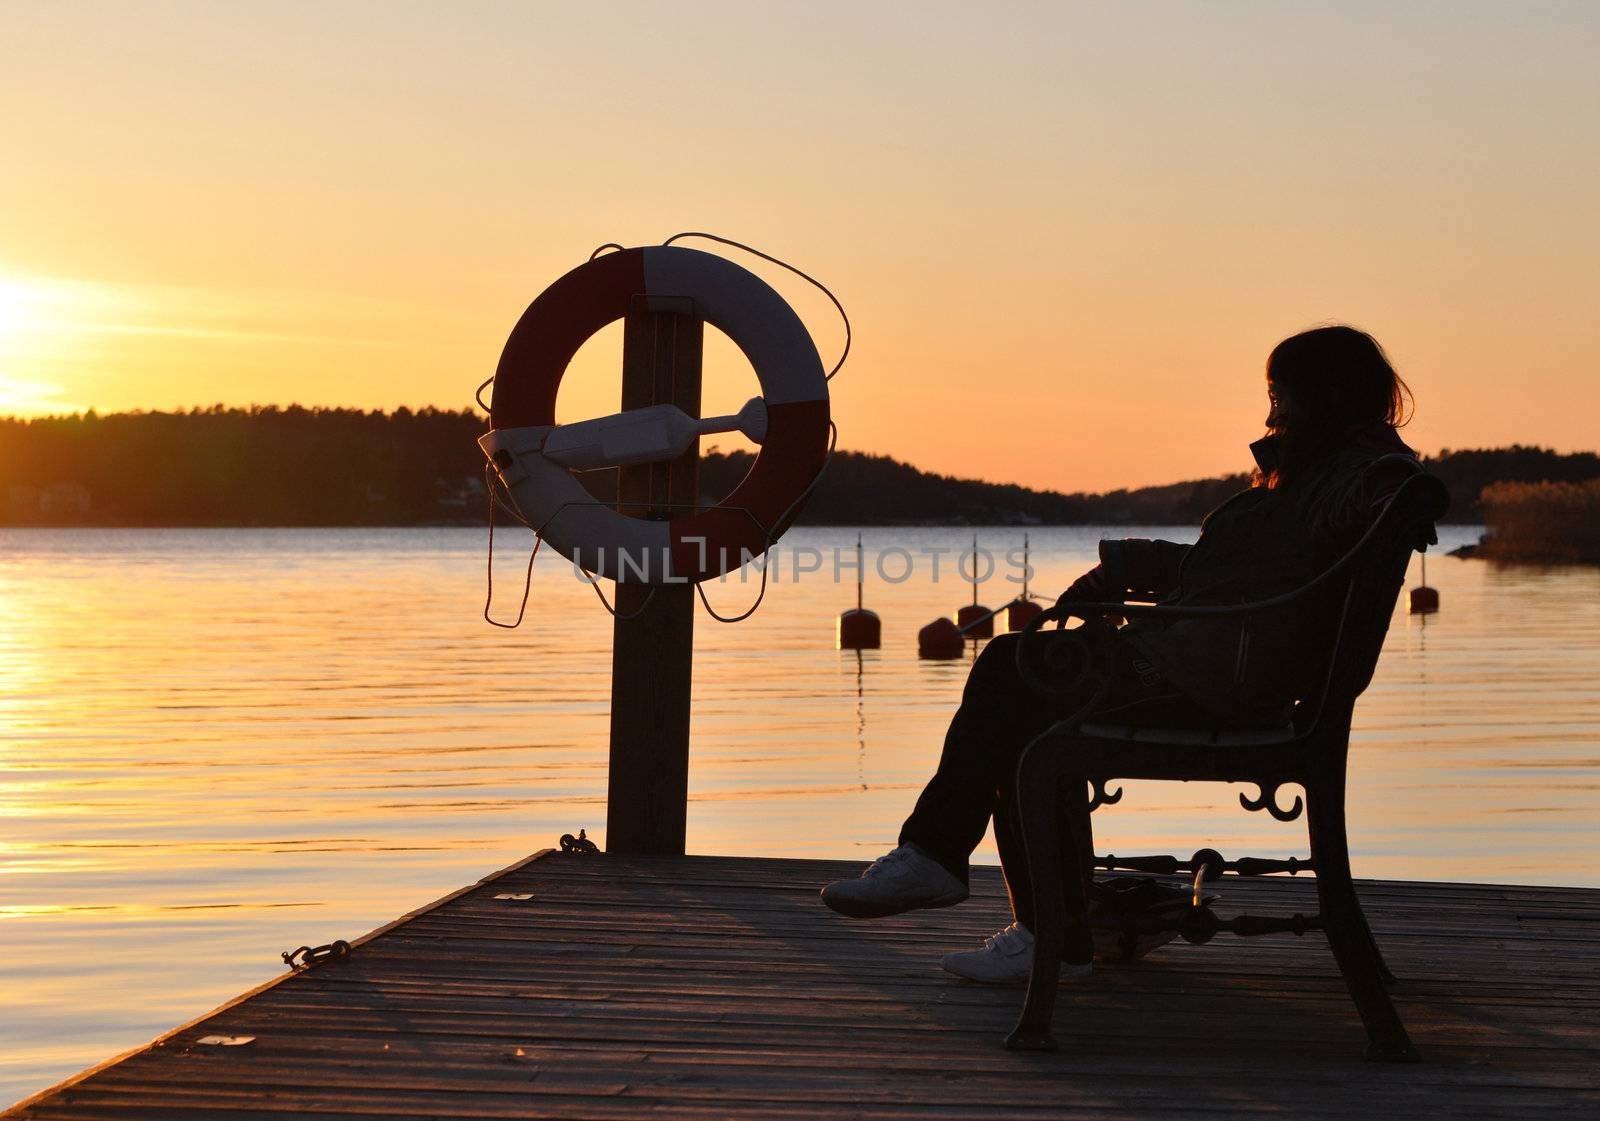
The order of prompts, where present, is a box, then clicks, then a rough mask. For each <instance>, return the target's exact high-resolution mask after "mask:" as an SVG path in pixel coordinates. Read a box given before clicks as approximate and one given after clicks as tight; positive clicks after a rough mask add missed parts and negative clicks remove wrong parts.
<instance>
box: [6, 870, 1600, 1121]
mask: <svg viewBox="0 0 1600 1121" xmlns="http://www.w3.org/2000/svg"><path fill="white" fill-rule="evenodd" d="M858 868H859V865H850V864H845V863H840V862H826V861H802V860H756V859H736V858H720V857H660V858H623V857H614V856H593V855H591V856H580V855H564V854H560V853H540V854H538V855H537V856H535V857H531V858H529V859H528V860H526V861H524V862H522V863H521V864H518V865H515V866H513V867H512V868H510V869H507V870H505V871H504V872H501V873H497V874H496V875H494V876H491V877H489V878H487V879H485V880H484V881H483V882H481V883H479V884H477V885H474V886H473V887H470V888H467V889H464V890H462V891H460V892H457V893H455V894H453V895H451V896H448V897H446V898H445V899H444V900H441V901H440V902H438V903H436V904H433V905H432V906H430V907H427V908H423V909H422V910H420V911H417V912H415V913H413V914H411V915H408V916H406V917H405V918H403V919H401V920H399V921H398V922H396V923H393V924H391V925H390V926H388V927H385V928H383V929H382V930H380V931H376V932H374V933H373V934H371V935H368V936H367V937H366V938H364V939H360V940H358V941H357V943H356V948H355V950H354V952H353V953H352V954H351V955H350V956H349V957H348V958H345V959H343V960H339V961H333V962H328V963H325V964H321V965H318V966H315V967H313V968H311V969H308V970H305V971H303V972H300V973H296V974H286V975H285V976H284V977H283V978H281V979H279V980H278V981H275V982H273V983H271V984H269V985H267V986H264V987H262V988H261V989H258V990H256V991H255V992H253V993H250V994H247V995H246V996H244V997H241V998H239V999H238V1000H236V1001H234V1002H232V1003H230V1004H228V1005H225V1006H224V1007H222V1008H221V1009H219V1010H217V1011H216V1012H214V1013H211V1014H210V1015H208V1016H206V1017H204V1018H202V1019H200V1020H198V1021H196V1022H194V1023H192V1024H189V1025H186V1026H184V1027H182V1028H179V1029H177V1030H176V1031H174V1032H172V1033H170V1034H169V1035H167V1036H165V1037H163V1038H162V1039H161V1040H158V1041H157V1042H156V1043H154V1044H152V1045H151V1046H149V1047H145V1048H143V1049H141V1050H139V1051H136V1052H133V1053H131V1054H129V1055H127V1056H124V1057H122V1058H120V1059H117V1060H113V1061H112V1062H110V1063H107V1064H105V1065H103V1066H101V1067H98V1068H96V1069H94V1070H92V1071H89V1072H87V1073H86V1074H84V1075H81V1076H79V1077H78V1078H76V1079H72V1080H70V1081H68V1082H66V1083H64V1084H62V1085H61V1086H58V1087H56V1088H54V1089H52V1090H48V1091H46V1092H44V1093H42V1094H40V1095H38V1096H36V1097H34V1098H32V1099H29V1100H28V1101H26V1102H23V1103H21V1104H19V1105H18V1106H16V1107H15V1108H14V1109H13V1110H11V1111H9V1112H8V1113H7V1114H6V1115H5V1116H6V1117H11V1118H39V1119H45V1118H50V1119H67V1118H85V1119H87V1118H148V1119H152V1121H155V1119H160V1121H169V1119H170V1121H180V1119H189V1118H221V1117H227V1118H263V1119H266V1118H273V1119H280V1121H281V1119H283V1118H286V1117H296V1118H313V1119H324V1118H325V1119H329V1121H331V1119H335V1118H337V1119H340V1121H349V1119H351V1118H360V1117H383V1118H387V1119H403V1118H418V1119H420V1118H500V1117H505V1118H542V1117H550V1118H563V1119H571V1118H593V1119H597V1121H598V1119H608V1118H635V1117H644V1116H650V1117H667V1118H707V1119H719V1121H720V1119H723V1118H775V1117H785V1118H835V1117H851V1118H891V1117H892V1118H972V1119H976V1118H993V1117H1069V1118H1143V1117H1151V1118H1154V1117H1160V1118H1162V1119H1181V1118H1187V1117H1196V1118H1198V1117H1206V1118H1211V1119H1216V1118H1220V1117H1250V1116H1255V1115H1258V1114H1259V1115H1277V1116H1281V1117H1294V1118H1307V1117H1318V1118H1320V1117H1328V1118H1413V1117H1458V1116H1459V1117H1470V1118H1472V1119H1474V1121H1485V1119H1488V1118H1499V1117H1528V1118H1532V1117H1538V1118H1548V1117H1552V1116H1560V1115H1569V1116H1572V1117H1574V1118H1576V1117H1578V1116H1585V1115H1587V1116H1597V1115H1600V891H1595V890H1580V889H1563V888H1526V887H1495V886H1484V885H1470V884H1414V883H1394V882H1370V881H1369V882H1365V883H1363V884H1362V885H1361V886H1362V892H1363V897H1364V899H1365V900H1366V903H1367V909H1368V913H1369V915H1370V917H1371V920H1372V924H1373V927H1374V928H1375V930H1376V932H1377V935H1378V937H1379V939H1380V941H1381V942H1382V944H1383V946H1384V949H1385V952H1386V953H1387V955H1388V957H1389V961H1390V963H1391V965H1392V966H1393V967H1394V969H1395V971H1396V972H1397V973H1398V974H1399V975H1400V976H1401V978H1402V981H1403V987H1402V988H1401V989H1400V990H1399V991H1398V993H1397V994H1396V997H1397V1004H1398V1007H1399V1010H1400V1013H1401V1015H1402V1016H1403V1017H1404V1018H1405V1020H1406V1022H1407V1024H1408V1025H1409V1027H1410V1030H1411V1034H1412V1037H1413V1039H1414V1040H1415V1041H1416V1043H1417V1046H1418V1047H1419V1048H1420V1049H1421V1051H1422V1054H1423V1062H1422V1063H1421V1064H1418V1065H1387V1064H1373V1063H1365V1062H1363V1061H1362V1060H1361V1059H1360V1054H1361V1048H1362V1044H1363V1041H1364V1035H1363V1033H1362V1030H1361V1026H1360V1023H1359V1021H1358V1020H1357V1019H1356V1015H1355V1010H1354V1008H1353V1007H1352V1006H1351V1004H1350V1001H1349V999H1348V997H1347V996H1346V994H1345V992H1344V989H1343V986H1342V985H1341V983H1340V981H1339V979H1338V974H1337V972H1336V970H1335V967H1334V964H1333V960H1332V958H1331V956H1330V954H1329V952H1328V949H1327V944H1326V942H1325V941H1324V940H1323V939H1322V938H1321V936H1320V935H1315V934H1313V935H1308V936H1306V937H1304V938H1296V937H1294V936H1292V935H1276V936H1268V937H1263V938H1253V939H1241V938H1236V937H1233V936H1231V935H1222V936H1220V937H1219V938H1218V939H1217V940H1216V941H1215V942H1213V943H1212V944H1210V945H1207V946H1189V945H1185V944H1183V943H1181V942H1180V943H1175V944H1173V945H1171V946H1168V947H1166V948H1164V949H1162V950H1160V951H1158V952H1157V953H1156V954H1154V955H1152V956H1151V957H1150V958H1148V959H1146V960H1145V961H1143V962H1140V963H1138V964H1136V965H1133V966H1126V967H1120V968H1105V969H1102V970H1100V971H1098V972H1097V973H1096V974H1095V976H1094V977H1093V978H1091V979H1090V980H1088V981H1087V982H1083V983H1073V984H1072V987H1071V990H1070V994H1069V993H1068V992H1064V993H1063V999H1062V1002H1061V1007H1060V1010H1059V1012H1058V1014H1057V1019H1056V1031H1057V1035H1058V1036H1059V1038H1060V1039H1061V1043H1062V1050H1061V1052H1060V1053H1059V1054H1054V1055H1035V1054H1013V1053H1010V1052H1007V1051H1005V1050H1003V1049H1002V1048H1001V1039H1002V1038H1003V1036H1004V1035H1005V1033H1006V1032H1007V1030H1008V1029H1009V1028H1010V1027H1011V1025H1012V1022H1013V1021H1014V1019H1015V1017H1016V1014H1017V1011H1018V1009H1019V1007H1020V1005H1021V1000H1022V993H1021V990H1020V988H1014V989H992V988H984V987H981V986H976V985H972V984H967V983H963V982H960V981H958V980H956V979H955V978H952V977H949V976H947V975H946V974H944V973H942V972H941V971H940V969H939V967H938V958H939V955H940V954H941V953H942V952H944V951H946V950H948V949H951V948H960V947H961V946H963V945H964V944H973V943H975V942H976V940H977V939H978V938H980V937H981V936H982V935H984V934H987V933H991V932H992V931H994V930H995V929H996V928H998V927H999V926H1000V925H1002V924H1003V922H1004V921H1006V918H1007V910H1006V905H1005V896H1004V890H1003V886H1002V884H1001V881H1000V877H999V874H998V872H997V871H996V870H992V869H981V870H978V871H977V873H976V874H975V876H974V885H973V887H974V898H973V899H972V900H971V901H970V902H968V903H967V904H965V905H963V906H960V907H956V908H951V909H949V910H945V911H935V912H923V913H920V914H913V915H907V916H901V917H899V918H895V919H886V920H880V921H877V922H852V921H850V920H847V919H843V918H840V917H839V916H837V915H834V914H832V913H830V912H829V911H827V910H825V909H824V908H823V907H822V906H821V905H820V904H819V903H818V901H817V894H816V893H817V888H818V886H819V885H820V884H822V883H823V882H825V881H827V880H829V879H833V878H837V877H839V876H841V875H848V874H853V873H854V872H855V871H856V870H858ZM1220 889H1221V891H1222V893H1223V896H1224V902H1223V905H1222V907H1221V908H1219V909H1220V910H1222V911H1223V912H1224V913H1227V912H1231V911H1232V910H1234V909H1235V908H1242V907H1243V906H1245V905H1248V907H1249V909H1250V910H1252V911H1257V912H1265V911H1273V910H1282V911H1284V912H1287V913H1292V912H1293V911H1296V910H1303V911H1311V910H1314V909H1315V899H1314V889H1313V887H1312V885H1311V884H1310V883H1309V882H1307V881H1305V880H1304V879H1301V880H1289V879H1285V878H1282V877H1274V878H1271V879H1260V880H1239V879H1236V878H1234V877H1228V878H1226V879H1225V880H1224V881H1223V882H1222V883H1221V885H1220ZM525 894H531V896H532V898H530V899H519V898H503V897H506V896H512V897H514V896H518V895H525ZM214 1036H227V1037H238V1036H253V1037H254V1039H253V1041H251V1042H248V1043H244V1044H242V1045H238V1046H219V1045H216V1044H204V1043H201V1042H200V1041H201V1040H202V1039H203V1038H206V1037H214Z"/></svg>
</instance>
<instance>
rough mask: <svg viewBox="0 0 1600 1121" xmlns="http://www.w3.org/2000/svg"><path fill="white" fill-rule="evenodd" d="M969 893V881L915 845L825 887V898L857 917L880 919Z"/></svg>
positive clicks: (947, 903)
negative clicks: (853, 876) (855, 874)
mask: <svg viewBox="0 0 1600 1121" xmlns="http://www.w3.org/2000/svg"><path fill="white" fill-rule="evenodd" d="M966 897H967V885H966V884H964V883H962V882H961V881H960V880H958V879H956V877H954V876H952V875H951V874H950V871H949V869H947V868H946V867H945V866H944V865H942V864H940V863H939V862H938V861H937V860H935V859H933V857H931V856H929V855H927V854H926V853H924V852H923V851H922V850H921V849H919V848H917V847H916V846H915V845H909V844H908V845H901V846H900V847H899V848H897V849H895V850H893V851H892V852H888V853H885V854H884V855H883V856H880V857H878V859H876V860H874V861H873V862H872V863H871V864H870V865H868V866H867V870H866V871H865V872H863V873H861V875H860V876H859V877H857V878H856V879H853V880H836V881H834V882H833V883H831V884H829V885H828V886H827V887H825V888H823V889H822V901H823V902H824V903H826V904H827V905H828V906H829V907H831V908H832V909H833V910H835V911H838V912H839V913H840V914H841V915H849V916H850V917H851V918H853V919H877V918H882V917H884V916H885V915H898V914H900V912H902V911H915V910H918V909H920V908H924V907H949V906H951V905H952V904H955V903H960V902H961V901H962V900H963V899H965V898H966Z"/></svg>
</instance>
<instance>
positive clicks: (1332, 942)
mask: <svg viewBox="0 0 1600 1121" xmlns="http://www.w3.org/2000/svg"><path fill="white" fill-rule="evenodd" d="M1306 817H1307V824H1308V826H1309V827H1310V832H1311V854H1312V857H1313V859H1315V861H1316V868H1317V896H1318V899H1319V901H1320V904H1321V909H1322V922H1323V928H1324V932H1325V933H1326V934H1327V936H1328V944H1329V946H1331V947H1332V949H1333V956H1334V959H1335V960H1336V961H1337V962H1338V963H1339V972H1340V973H1341V974H1343V975H1344V983H1345V987H1346V988H1348V989H1349V990H1350V997H1351V999H1352V1000H1354V1001H1355V1004H1356V1010H1357V1011H1358V1012H1360V1013H1361V1022H1362V1023H1363V1024H1364V1025H1366V1029H1367V1041H1368V1042H1367V1051H1366V1055H1367V1058H1369V1059H1374V1060H1378V1061H1383V1062H1410V1063H1414V1062H1416V1061H1417V1058H1418V1056H1417V1050H1416V1048H1415V1047H1413V1046H1412V1044H1411V1037H1410V1036H1409V1035H1407V1034H1406V1029H1405V1025H1404V1024H1403V1023H1401V1022H1400V1016H1399V1014H1398V1013H1396V1012H1395V1010H1394V1002H1393V1001H1391V1000H1390V999H1389V993H1388V990H1387V988H1386V987H1385V984H1384V978H1385V975H1387V976H1388V977H1389V978H1390V979H1391V980H1392V978H1393V974H1390V973H1389V971H1388V968H1387V967H1386V966H1385V965H1384V962H1383V955H1382V954H1381V953H1380V952H1379V951H1378V944H1377V942H1376V941H1375V940H1374V939H1373V937H1372V929H1371V928H1370V927H1369V926H1368V925H1367V917H1366V915H1365V914H1364V913H1363V912H1362V910H1361V901H1360V900H1359V899H1358V898H1357V897H1356V890H1355V884H1354V883H1353V882H1352V881H1351V877H1350V848H1349V843H1348V841H1347V840H1346V838H1345V826H1344V789H1343V783H1339V784H1337V785H1335V784H1333V783H1328V784H1326V785H1321V784H1314V783H1313V784H1308V785H1307V790H1306Z"/></svg>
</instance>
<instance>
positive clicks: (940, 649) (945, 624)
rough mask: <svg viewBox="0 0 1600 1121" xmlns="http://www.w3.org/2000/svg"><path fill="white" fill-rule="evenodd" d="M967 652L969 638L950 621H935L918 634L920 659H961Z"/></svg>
mask: <svg viewBox="0 0 1600 1121" xmlns="http://www.w3.org/2000/svg"><path fill="white" fill-rule="evenodd" d="M966 652H967V637H966V635H964V634H962V633H961V628H960V627H958V626H956V625H955V623H954V622H952V621H951V620H950V619H947V618H940V619H935V620H934V621H933V622H931V623H929V624H928V625H927V626H925V627H923V628H922V629H921V630H920V631H918V632H917V657H919V658H936V659H948V658H959V657H961V655H963V654H965V653H966Z"/></svg>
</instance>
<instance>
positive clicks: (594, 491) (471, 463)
mask: <svg viewBox="0 0 1600 1121" xmlns="http://www.w3.org/2000/svg"><path fill="white" fill-rule="evenodd" d="M483 426H484V419H483V417H482V416H480V415H477V414H474V413H471V412H468V411H465V410H462V411H457V412H450V411H443V410H438V409H422V410H418V411H415V412H413V411H412V410H410V409H396V410H395V411H394V412H392V413H383V412H377V411H373V412H363V411H362V410H359V409H304V408H299V407H297V406H290V407H288V408H279V407H276V406H263V407H256V408H250V409H225V408H222V407H220V406H219V407H215V408H211V409H197V410H193V411H190V412H178V413H115V414H110V415H106V416H99V415H96V414H94V413H85V414H80V415H76V416H67V417H43V418H34V419H30V420H22V419H18V418H14V417H12V418H0V526H12V527H21V526H40V527H52V528H91V527H102V528H111V527H127V528H138V529H159V528H179V527H208V528H245V527H252V526H255V527H263V528H282V529H289V528H313V527H319V526H320V527H342V528H359V527H376V526H384V527H396V528H398V527H402V526H473V525H483V524H484V522H485V520H486V517H487V505H488V492H487V490H486V489H485V486H484V474H483V472H484V463H483V459H482V455H481V453H480V451H479V449H478V447H477V444H476V437H477V436H478V435H480V434H481V433H482V431H483ZM753 461H754V456H753V455H752V454H751V453H749V452H744V451H735V452H719V451H717V450H715V449H714V448H712V449H707V450H705V451H703V452H702V454H701V456H700V459H699V492H700V502H701V504H702V505H705V506H710V505H714V504H715V503H716V502H717V501H718V500H719V499H720V498H721V496H723V495H726V494H729V493H731V492H732V491H733V490H734V488H735V487H736V486H737V485H738V483H739V481H740V480H741V479H742V478H744V476H745V474H746V473H747V472H748V471H749V470H750V467H751V464H752V462H753ZM1425 464H1426V466H1427V468H1428V469H1429V470H1430V471H1431V472H1433V474H1435V475H1436V476H1438V477H1439V478H1440V479H1441V480H1442V481H1443V482H1444V483H1445V485H1446V487H1447V488H1449V491H1450V495H1451V509H1450V512H1449V514H1448V516H1447V518H1446V521H1447V522H1448V523H1449V524H1455V525H1476V524H1480V523H1482V522H1483V521H1484V520H1485V519H1484V518H1483V515H1482V512H1481V511H1482V506H1481V503H1480V495H1481V494H1482V492H1483V491H1484V488H1485V487H1487V486H1489V485H1491V484H1495V483H1502V482H1542V481H1546V480H1551V481H1562V482H1582V481H1585V480H1591V479H1600V455H1596V454H1595V453H1593V452H1578V453H1572V454H1560V453H1557V452H1553V451H1549V450H1545V449H1541V448H1528V447H1521V446H1513V447H1508V448H1497V449H1490V450H1477V451H1454V452H1452V451H1443V452H1440V453H1439V454H1438V455H1436V456H1431V457H1428V458H1427V459H1426V460H1425ZM615 475H616V473H615V471H593V472H588V473H586V474H584V475H582V476H581V478H582V480H583V481H584V483H585V485H586V486H587V487H588V489H589V492H590V494H591V495H592V496H593V498H594V499H595V500H596V501H598V502H610V501H613V500H614V496H615ZM1249 482H1250V478H1249V475H1248V474H1246V473H1244V472H1243V471H1240V472H1238V473H1235V474H1231V475H1220V476H1215V477H1212V478H1205V479H1191V480H1186V481H1182V482H1176V483H1169V484H1165V485H1162V486H1147V487H1138V488H1134V489H1131V490H1130V489H1121V490H1111V491H1104V492H1099V493H1088V492H1071V493H1068V492H1063V491H1051V490H1036V489H1033V488H1029V487H1024V486H1018V485H1016V484H1010V483H993V482H986V481H984V480H981V479H976V478H970V477H956V476H950V475H940V474H935V473H933V472H928V471H922V470H919V469H918V468H916V467H913V466H912V465H910V464H907V463H902V462H899V461H897V460H894V459H891V458H890V457H888V456H882V455H871V454H868V453H864V452H851V451H839V452H836V453H835V454H834V455H833V457H832V459H831V460H830V462H829V465H828V468H827V470H826V472H825V473H824V474H823V476H822V478H821V480H820V481H819V482H818V484H817V486H816V489H815V491H814V492H813V493H812V494H811V495H810V497H809V499H808V500H807V503H806V505H805V507H804V509H802V510H801V512H800V517H799V519H798V521H797V524H800V525H837V526H861V527H875V528H883V527H901V528H909V527H918V528H938V527H959V528H979V527H990V526H1006V527H1014V528H1022V529H1026V528H1029V527H1032V526H1075V525H1103V526H1115V525H1128V526H1150V525H1173V526H1178V525H1184V526H1193V525H1198V524H1199V523H1200V522H1201V520H1202V519H1203V518H1204V517H1205V516H1206V514H1207V513H1209V512H1210V511H1211V510H1213V509H1215V508H1216V507H1217V506H1219V505H1221V504H1222V502H1224V501H1225V500H1226V499H1227V498H1229V497H1231V496H1232V495H1233V494H1235V493H1237V492H1238V491H1240V490H1242V489H1244V488H1245V487H1247V486H1248V485H1249Z"/></svg>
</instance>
